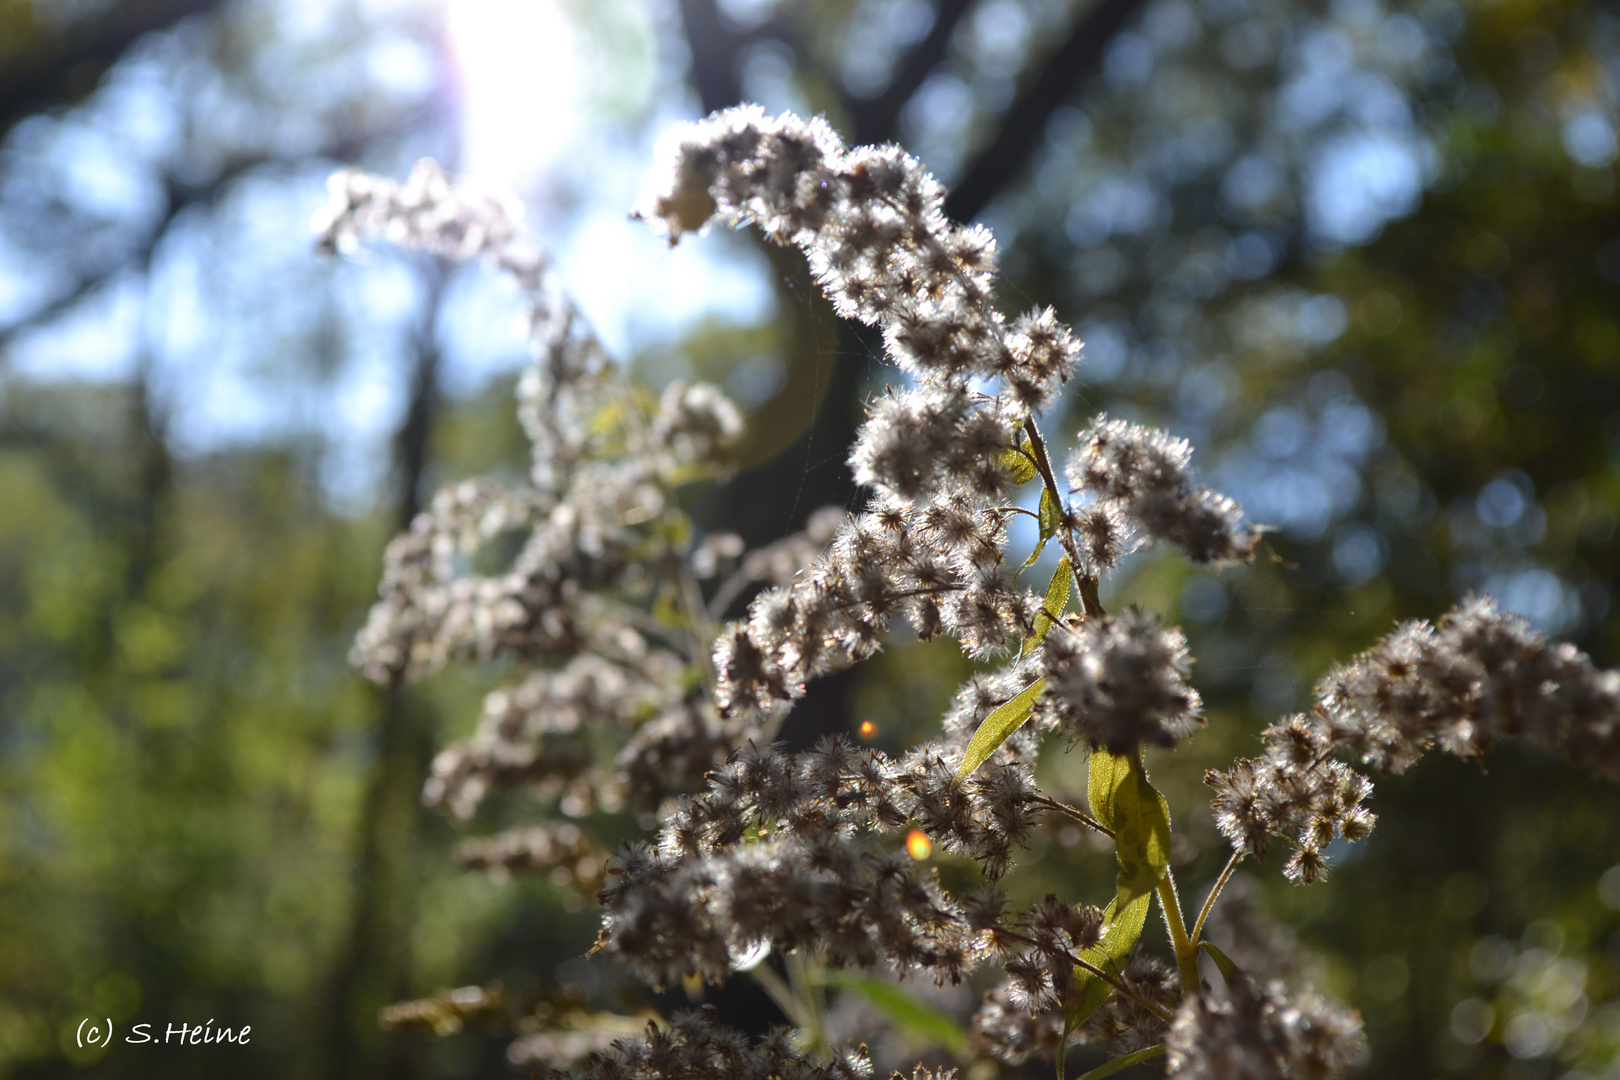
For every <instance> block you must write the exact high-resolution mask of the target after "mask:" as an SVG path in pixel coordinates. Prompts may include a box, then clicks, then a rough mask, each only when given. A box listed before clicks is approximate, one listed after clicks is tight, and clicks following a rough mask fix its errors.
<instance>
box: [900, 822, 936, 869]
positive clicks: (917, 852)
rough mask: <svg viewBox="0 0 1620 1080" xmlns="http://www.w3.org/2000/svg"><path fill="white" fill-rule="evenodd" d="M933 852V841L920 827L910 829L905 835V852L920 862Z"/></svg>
mask: <svg viewBox="0 0 1620 1080" xmlns="http://www.w3.org/2000/svg"><path fill="white" fill-rule="evenodd" d="M933 853H934V842H933V841H932V840H930V839H928V834H927V833H925V832H923V831H922V830H921V829H912V830H911V833H910V834H909V835H908V836H907V837H906V854H907V855H910V856H911V857H912V858H913V859H916V860H917V861H918V862H922V861H923V860H924V859H926V858H928V856H930V855H932V854H933Z"/></svg>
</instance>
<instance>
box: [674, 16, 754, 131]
mask: <svg viewBox="0 0 1620 1080" xmlns="http://www.w3.org/2000/svg"><path fill="white" fill-rule="evenodd" d="M680 9H681V27H682V29H683V30H685V31H686V45H687V48H689V49H691V50H692V85H693V87H695V88H696V89H697V92H698V99H699V100H700V101H701V102H702V103H703V111H704V112H706V113H712V112H716V111H717V110H720V109H725V108H729V107H730V106H732V105H735V104H737V103H738V102H740V101H741V100H742V86H741V84H740V83H739V82H738V81H737V50H738V49H739V48H740V47H741V45H742V42H741V39H740V38H739V36H738V35H737V34H734V33H733V32H732V31H731V28H730V27H728V26H727V25H726V24H725V22H724V21H723V20H722V19H721V18H720V10H719V9H718V8H716V7H715V5H714V0H680Z"/></svg>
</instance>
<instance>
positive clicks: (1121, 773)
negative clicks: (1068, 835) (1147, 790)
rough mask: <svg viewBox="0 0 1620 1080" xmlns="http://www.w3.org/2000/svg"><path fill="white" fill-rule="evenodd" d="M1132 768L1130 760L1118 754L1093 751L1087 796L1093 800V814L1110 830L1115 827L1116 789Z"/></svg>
mask: <svg viewBox="0 0 1620 1080" xmlns="http://www.w3.org/2000/svg"><path fill="white" fill-rule="evenodd" d="M1130 769H1131V763H1130V761H1129V760H1127V759H1125V758H1122V757H1120V756H1119V755H1117V754H1110V753H1107V752H1105V751H1102V750H1094V751H1092V754H1091V768H1090V774H1089V775H1088V776H1087V778H1086V779H1087V784H1086V798H1087V799H1088V800H1089V801H1090V802H1091V816H1092V817H1094V818H1096V819H1097V820H1098V821H1100V822H1102V823H1103V825H1104V826H1105V827H1106V828H1108V829H1110V830H1111V829H1113V827H1114V791H1115V789H1116V788H1118V787H1119V785H1120V784H1121V783H1122V782H1123V781H1124V779H1125V774H1126V773H1128V772H1130Z"/></svg>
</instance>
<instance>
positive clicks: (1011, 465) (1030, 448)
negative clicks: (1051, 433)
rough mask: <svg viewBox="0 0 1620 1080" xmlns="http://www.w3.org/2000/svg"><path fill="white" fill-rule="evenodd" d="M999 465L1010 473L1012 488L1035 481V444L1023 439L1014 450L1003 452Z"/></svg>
mask: <svg viewBox="0 0 1620 1080" xmlns="http://www.w3.org/2000/svg"><path fill="white" fill-rule="evenodd" d="M1001 463H1002V464H1003V465H1005V466H1006V467H1007V471H1008V472H1010V473H1012V480H1013V486H1014V487H1022V486H1023V485H1025V484H1027V483H1029V482H1030V481H1031V480H1033V479H1035V473H1036V468H1035V444H1034V443H1032V442H1030V441H1029V440H1028V439H1025V440H1024V442H1023V445H1022V446H1020V447H1019V448H1018V449H1016V450H1006V451H1003V453H1002V455H1001Z"/></svg>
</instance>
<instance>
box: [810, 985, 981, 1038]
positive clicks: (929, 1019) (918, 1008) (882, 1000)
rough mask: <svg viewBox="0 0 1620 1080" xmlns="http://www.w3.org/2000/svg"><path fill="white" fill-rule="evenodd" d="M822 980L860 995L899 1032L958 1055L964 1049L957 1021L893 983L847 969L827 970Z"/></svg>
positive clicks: (962, 1035)
mask: <svg viewBox="0 0 1620 1080" xmlns="http://www.w3.org/2000/svg"><path fill="white" fill-rule="evenodd" d="M823 979H824V981H825V982H826V984H827V985H829V986H836V987H839V988H840V989H843V990H853V991H854V992H855V993H857V994H860V995H861V996H862V997H864V998H865V999H866V1000H867V1001H870V1002H871V1003H872V1004H873V1005H874V1006H876V1007H877V1010H878V1011H879V1012H881V1013H882V1014H883V1015H884V1016H886V1017H888V1020H889V1023H891V1024H893V1025H894V1026H895V1027H896V1028H897V1029H898V1030H900V1031H902V1032H905V1033H907V1034H910V1035H913V1036H915V1037H917V1038H918V1039H920V1040H922V1041H923V1042H926V1043H929V1044H931V1045H937V1046H943V1047H945V1048H946V1049H947V1050H949V1051H950V1052H951V1053H952V1054H955V1055H957V1056H960V1055H961V1054H962V1053H963V1051H965V1050H966V1049H967V1033H966V1032H965V1031H963V1030H962V1026H961V1025H960V1024H958V1023H957V1022H956V1021H955V1020H952V1019H951V1018H950V1017H949V1016H946V1015H945V1014H944V1013H942V1012H940V1011H939V1010H937V1009H935V1008H933V1007H932V1006H929V1005H925V1004H923V1003H922V1002H920V1001H918V1000H917V999H916V998H914V997H912V996H911V995H910V994H908V993H906V992H905V991H904V990H902V989H901V988H900V987H898V986H896V985H894V984H893V983H889V982H883V981H882V980H880V979H874V978H872V977H871V976H869V975H857V974H854V973H853V972H848V971H829V972H827V973H826V975H825V976H824V977H823Z"/></svg>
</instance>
